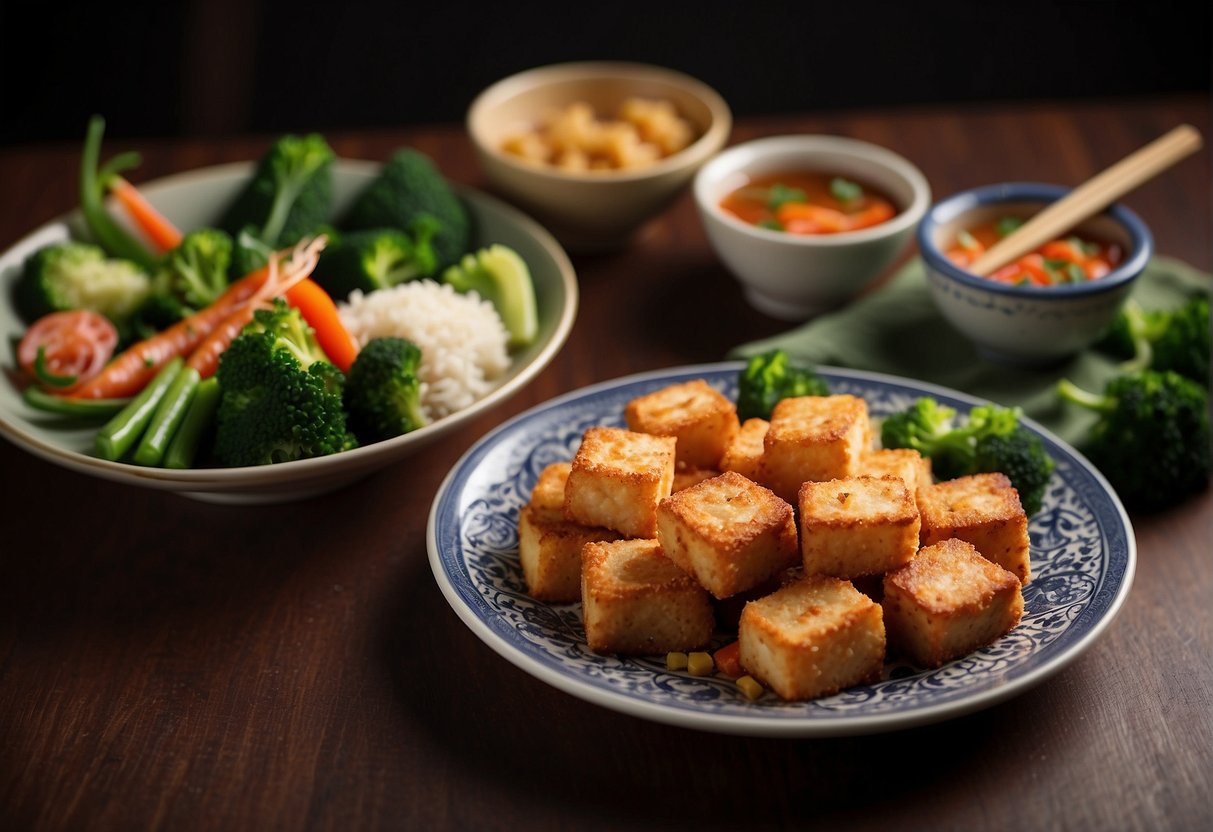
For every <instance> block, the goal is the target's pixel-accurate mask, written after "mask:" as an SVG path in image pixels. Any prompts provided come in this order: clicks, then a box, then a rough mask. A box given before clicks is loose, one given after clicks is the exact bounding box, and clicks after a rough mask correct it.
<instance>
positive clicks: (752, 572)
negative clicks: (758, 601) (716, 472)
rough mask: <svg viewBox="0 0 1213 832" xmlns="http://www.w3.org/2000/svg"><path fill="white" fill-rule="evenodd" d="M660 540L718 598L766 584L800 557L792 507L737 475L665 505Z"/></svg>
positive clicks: (702, 485)
mask: <svg viewBox="0 0 1213 832" xmlns="http://www.w3.org/2000/svg"><path fill="white" fill-rule="evenodd" d="M657 540H658V541H660V542H661V548H662V549H663V550H664V551H665V553H666V556H667V557H669V559H670V560H672V561H674V562H675V563H677V564H678V565H679V566H680V567H682V568H683V569H684V570H686V571H687V572H689V573H690V574H691V575H693V576H694V577H695V578H696V580H698V581H699V583H700V584H701V585H702V586H703V587H704V588H705V589H707V590H708V591H709V592H711V593H712V595H714V596H715V597H716V598H728V597H729V596H731V595H736V594H737V593H739V592H743V591H745V590H747V589H751V588H752V587H755V586H757V585H758V584H761V583H762V582H764V581H766V580H768V579H770V578H771V577H772V576H774V575H775V574H776V573H778V572H779V571H781V570H783V569H786V568H787V567H788V566H791V565H792V564H794V563H795V562H796V560H797V557H798V555H799V546H798V545H797V540H796V517H795V515H794V513H793V511H792V507H791V506H790V505H788V504H787V502H785V501H784V500H782V499H780V498H779V497H776V496H775V494H774V493H773V492H772V491H771V490H770V489H767V488H764V487H762V486H761V485H758V484H757V483H755V482H753V481H751V480H749V479H746V478H745V477H743V476H742V475H741V474H738V473H736V472H735V471H726V472H725V473H723V474H721V475H720V476H718V477H713V478H712V479H709V480H704V481H703V482H701V483H698V484H697V485H693V486H691V487H690V488H687V489H685V490H683V491H678V492H675V493H674V494H673V495H672V496H670V497H667V498H666V499H664V500H662V501H661V503H660V504H659V505H658V506H657Z"/></svg>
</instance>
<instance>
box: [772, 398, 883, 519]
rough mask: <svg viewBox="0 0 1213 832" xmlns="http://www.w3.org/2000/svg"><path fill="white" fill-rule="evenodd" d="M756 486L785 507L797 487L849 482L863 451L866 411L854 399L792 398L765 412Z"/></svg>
mask: <svg viewBox="0 0 1213 832" xmlns="http://www.w3.org/2000/svg"><path fill="white" fill-rule="evenodd" d="M770 421H771V425H770V427H769V428H768V429H767V433H766V436H765V437H764V438H763V453H762V462H761V464H760V465H759V471H760V476H759V482H761V483H762V484H763V485H765V486H767V487H768V488H770V489H771V490H772V491H774V492H775V493H776V494H778V495H779V496H780V497H782V498H783V499H785V500H787V501H788V502H789V503H793V504H794V503H795V502H796V499H797V496H798V495H799V493H800V486H801V483H805V482H810V481H817V482H821V481H824V480H832V479H837V478H839V477H849V476H852V475H854V474H855V472H856V470H857V469H858V466H859V459H860V457H861V456H862V455H863V454H864V453H865V452H866V451H867V450H868V443H869V441H870V431H871V423H870V421H869V417H868V405H867V403H866V402H865V401H864V400H863V399H861V398H859V397H858V396H852V395H849V394H838V395H833V396H795V397H792V398H788V399H783V400H781V401H780V402H778V403H777V404H776V405H775V408H774V410H772V411H771V420H770Z"/></svg>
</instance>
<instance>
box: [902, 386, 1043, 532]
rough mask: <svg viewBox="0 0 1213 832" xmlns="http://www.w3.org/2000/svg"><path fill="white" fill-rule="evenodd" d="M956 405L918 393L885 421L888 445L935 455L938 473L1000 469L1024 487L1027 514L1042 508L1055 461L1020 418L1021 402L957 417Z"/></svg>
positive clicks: (1022, 495)
mask: <svg viewBox="0 0 1213 832" xmlns="http://www.w3.org/2000/svg"><path fill="white" fill-rule="evenodd" d="M956 415H957V414H956V410H955V409H954V408H951V407H948V406H946V405H943V404H941V403H940V402H938V401H936V400H935V399H934V398H932V397H930V396H922V397H919V398H918V399H916V400H915V401H914V403H913V404H911V405H910V406H909V407H907V408H906V409H904V410H901V411H898V412H896V413H892V414H890V415H889V416H887V417H885V419H884V420H883V421H882V422H881V426H880V442H881V445H882V446H883V447H885V448H913V449H914V450H916V451H918V452H919V453H921V454H922V455H923V456H926V457H930V459H931V468H932V470H933V472H934V474H935V475H936V476H937V477H938V478H939V479H944V480H948V479H954V478H956V477H962V476H967V475H969V474H979V473H988V472H993V471H1001V472H1002V473H1003V474H1006V475H1007V478H1008V479H1010V480H1011V484H1012V485H1013V486H1015V489H1016V490H1017V491H1018V492H1019V500H1020V503H1021V504H1022V505H1023V509H1024V511H1025V512H1026V513H1027V514H1028V515H1032V514H1035V513H1036V512H1037V511H1039V510H1040V506H1041V503H1042V501H1043V499H1044V493H1045V489H1046V488H1047V487H1048V484H1049V480H1050V478H1051V476H1052V474H1053V469H1054V468H1055V467H1056V463H1055V462H1054V460H1053V458H1052V457H1051V456H1049V454H1048V451H1046V450H1045V447H1044V443H1043V442H1042V441H1041V439H1040V437H1039V436H1037V435H1036V434H1035V433H1033V432H1032V431H1030V430H1028V428H1027V427H1026V426H1024V425H1023V424H1022V423H1021V422H1020V421H1019V417H1020V410H1019V409H1018V408H1006V407H999V406H998V405H993V404H989V405H978V406H977V407H974V408H973V409H972V410H971V411H969V415H968V418H967V419H965V420H960V421H958V420H957V419H956Z"/></svg>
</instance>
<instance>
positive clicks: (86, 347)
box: [17, 309, 118, 393]
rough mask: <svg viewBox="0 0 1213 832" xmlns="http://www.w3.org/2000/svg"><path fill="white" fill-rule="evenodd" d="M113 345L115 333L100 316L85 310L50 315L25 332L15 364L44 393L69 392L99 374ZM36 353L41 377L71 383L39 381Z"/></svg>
mask: <svg viewBox="0 0 1213 832" xmlns="http://www.w3.org/2000/svg"><path fill="white" fill-rule="evenodd" d="M117 345H118V330H117V329H116V328H115V327H114V325H113V324H112V323H111V322H110V320H109V319H108V318H106V317H105V316H104V315H102V314H100V313H97V312H93V311H91V310H88V309H72V310H69V311H66V312H52V313H50V314H49V315H44V316H43V317H41V318H39V319H38V320H36V321H34V323H33V325H32V326H30V328H29V329H28V330H26V333H25V335H24V336H23V337H22V338H21V343H19V344H18V345H17V362H18V363H19V364H20V365H21V369H22V370H24V371H25V372H26V373H27V374H28V375H29V377H30V378H31V379H33V380H34V381H38V382H39V383H40V384H41V386H42V387H44V388H45V389H46V390H48V391H50V392H53V393H70V392H71V391H72V390H74V389H75V388H77V387H79V386H80V385H81V384H83V383H84V382H85V381H87V380H88V379H90V378H92V377H93V376H95V375H96V374H97V373H99V372H100V371H101V368H102V367H104V366H105V364H106V362H107V361H109V360H110V357H111V356H112V355H113V354H114V348H115V347H116V346H117ZM39 350H41V351H42V366H41V370H42V375H44V376H45V375H47V374H49V375H50V376H53V377H55V378H58V379H63V380H67V379H71V378H74V379H75V380H74V381H72V382H70V383H66V384H53V383H49V382H47V381H45V380H40V378H39V372H38V368H37V367H36V366H35V364H36V362H37V361H38V352H39Z"/></svg>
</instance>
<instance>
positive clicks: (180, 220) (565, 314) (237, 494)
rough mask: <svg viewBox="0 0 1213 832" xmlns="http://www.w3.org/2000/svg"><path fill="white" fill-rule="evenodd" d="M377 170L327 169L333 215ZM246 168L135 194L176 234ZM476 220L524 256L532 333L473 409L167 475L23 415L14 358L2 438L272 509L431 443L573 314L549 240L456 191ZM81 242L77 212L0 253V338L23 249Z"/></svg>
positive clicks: (517, 381)
mask: <svg viewBox="0 0 1213 832" xmlns="http://www.w3.org/2000/svg"><path fill="white" fill-rule="evenodd" d="M378 169H379V164H378V163H375V162H364V161H351V160H339V161H338V163H337V165H336V166H335V169H334V174H335V175H334V197H335V204H334V215H337V214H339V213H340V211H341V210H342V209H343V207H344V206H345V205H347V204H348V202H349V200H350V199H351V198H352V197H353V196H354V195H355V193H356V192H357V191H358V189H359V188H361V187H362V186H363V185H365V184H367V183H368V182H370V181H371V179H372V177H373V176H374V175H375V173H376V172H377V171H378ZM251 172H252V165H251V163H237V164H231V165H221V166H217V167H211V168H204V169H201V170H195V171H190V172H187V173H182V174H178V175H176V176H170V177H166V178H164V179H160V180H157V181H155V182H149V183H147V184H145V185H141V186H140V188H141V190H142V191H143V192H144V193H145V194H146V195H147V197H148V198H149V199H150V200H151V202H152V203H153V204H154V205H156V206H157V207H158V208H159V209H160V210H161V211H162V212H163V213H164V214H165V215H166V216H168V218H169V219H170V220H172V221H173V222H174V223H175V224H176V225H177V226H178V227H180V228H196V227H199V226H202V225H205V224H207V223H209V222H213V221H214V219H215V218H216V217H217V216H218V215H219V213H220V211H221V210H222V207H223V206H224V205H226V204H227V203H228V202H229V201H230V200H231V199H232V198H233V197H234V196H235V194H236V192H237V190H238V189H239V187H240V186H241V184H242V183H243V182H244V181H246V180H247V178H248V177H249V175H250V174H251ZM460 195H461V196H462V197H463V198H464V200H465V201H466V203H467V205H468V207H469V208H470V209H471V212H472V216H473V219H474V221H475V229H476V231H475V237H474V239H473V243H474V244H475V245H486V244H488V243H490V242H499V243H504V244H505V245H508V246H511V247H512V248H514V249H515V250H516V251H517V252H518V253H519V254H520V255H521V256H522V257H523V259H525V260H526V262H527V264H528V266H529V267H530V270H531V274H532V277H533V279H534V281H535V290H536V294H537V300H538V311H539V336H538V338H537V339H536V341H535V343H533V344H532V345H530V346H529V347H527V348H525V349H524V350H522V351H520V352H518V353H517V354H516V355H514V356H513V357H512V359H513V360H512V363H511V366H510V368H509V370H508V371H507V372H506V373H505V375H504V376H502V377H501V378H500V379H499V380H498V382H497V386H496V387H495V388H494V389H493V390H492V391H491V392H490V393H489V394H488V395H487V396H485V397H484V398H482V399H481V400H479V401H478V402H476V403H475V404H473V405H472V406H471V407H469V408H467V409H465V410H462V411H459V412H457V413H453V414H451V415H450V416H447V417H445V418H443V419H440V420H438V421H436V422H434V423H433V424H430V425H427V426H426V427H423V428H420V429H418V430H416V431H413V432H411V433H407V434H405V435H403V436H397V437H395V438H394V439H388V440H386V441H383V442H377V443H375V444H373V445H367V446H365V447H362V448H356V449H354V450H351V451H345V452H343V453H339V454H333V455H331V456H325V457H318V458H315V459H303V460H298V461H295V462H285V463H280V464H276V465H261V466H256V467H247V468H199V469H194V470H187V471H181V470H168V469H164V468H146V467H142V466H139V465H134V464H129V463H124V462H110V461H107V460H103V459H99V458H97V457H96V456H93V455H92V448H93V442H94V438H95V436H96V432H97V431H96V427H88V426H81V425H79V424H75V425H69V424H67V423H65V422H64V420H63V419H60V418H56V417H52V416H49V415H48V414H46V413H41V412H39V411H36V410H32V409H30V408H29V407H28V406H27V405H26V404H25V402H24V401H23V400H22V398H21V394H20V392H19V391H18V390H17V388H16V387H14V386H13V385H12V384H11V383H10V379H9V376H11V375H12V374H13V366H12V363H11V362H12V361H13V358H12V355H11V354H10V355H9V356H8V357H7V358H5V359H3V360H2V361H3V364H4V365H5V366H4V367H3V369H4V371H5V372H4V375H5V377H4V378H0V435H3V436H4V437H5V438H6V439H8V440H9V441H11V442H13V443H15V444H16V445H18V446H19V447H22V448H24V449H25V450H27V451H29V452H30V453H33V454H35V455H37V456H40V457H42V458H43V459H47V460H49V461H51V462H53V463H56V464H58V465H62V466H64V467H66V468H69V469H72V470H74V471H78V472H80V473H83V474H87V475H90V476H95V477H99V478H101V479H105V480H111V481H115V482H121V483H126V484H129V485H141V486H145V487H148V488H157V489H162V490H167V491H176V492H179V493H183V494H186V495H188V496H191V497H195V498H198V499H203V500H208V501H212V502H225V503H272V502H285V501H288V500H296V499H302V498H304V497H310V496H312V495H316V494H321V493H324V492H327V491H332V490H334V489H336V488H339V487H341V486H344V485H347V484H349V483H351V482H353V481H355V480H357V479H359V478H361V477H364V476H367V475H368V474H370V473H372V472H373V471H375V470H377V469H379V468H382V467H384V466H386V465H390V464H392V463H394V462H398V461H400V460H402V459H404V458H405V457H407V456H409V455H410V454H412V453H413V452H415V451H416V450H418V449H420V448H422V447H424V446H425V445H427V444H429V443H430V442H432V441H434V440H436V439H439V438H440V437H443V436H446V435H448V434H449V433H451V432H452V431H454V430H456V429H458V428H459V427H460V426H462V425H464V424H466V423H467V422H468V421H469V420H471V419H474V418H476V417H477V416H480V415H482V414H484V412H485V411H486V410H488V409H489V408H491V407H493V406H494V405H496V404H498V403H500V402H502V401H504V400H505V399H506V398H507V397H509V396H511V395H513V394H514V393H517V392H518V391H519V390H520V389H522V387H523V386H525V385H526V384H527V383H528V382H530V381H531V379H533V378H534V377H535V376H536V375H537V374H538V373H539V372H540V370H542V369H543V368H544V367H545V366H547V364H548V363H549V362H550V361H551V360H552V358H553V357H554V356H555V355H556V353H557V352H558V351H559V350H560V348H561V346H562V345H563V344H564V342H565V339H566V338H567V337H568V334H569V331H570V329H572V326H573V320H574V318H575V317H576V312H577V300H578V292H577V280H576V275H575V273H574V271H573V267H572V264H571V263H570V262H569V259H568V257H567V256H566V255H565V253H564V250H563V249H562V248H561V247H560V246H559V244H557V242H556V241H555V240H554V239H552V236H551V235H550V234H549V233H548V232H547V231H545V230H544V229H543V228H541V227H540V226H539V225H538V224H536V223H535V222H534V221H533V220H531V219H529V218H528V217H526V216H524V215H523V214H521V213H520V212H519V211H517V210H516V209H514V208H512V207H510V206H508V205H506V204H504V203H502V202H500V201H499V200H497V199H494V198H492V197H489V196H486V195H484V194H481V193H478V192H475V191H471V190H466V189H460ZM69 236H71V237H87V235H86V234H85V233H84V231H83V224H82V222H81V218H80V215H79V213H78V212H76V213H73V214H70V215H68V216H65V217H62V218H60V219H59V220H56V221H54V222H51V223H48V224H47V225H45V226H43V227H41V228H39V229H37V230H36V231H34V232H32V233H31V234H29V235H27V236H26V237H24V238H23V239H22V240H20V241H19V242H18V243H16V244H15V245H14V246H13V247H12V248H10V249H9V250H8V251H6V252H5V253H4V254H3V255H0V286H3V287H4V298H3V300H0V333H2V334H3V336H4V339H5V340H6V341H7V340H9V339H10V338H15V337H17V336H19V335H20V333H21V332H22V331H23V330H24V323H23V322H22V321H21V318H20V316H19V315H18V314H17V312H16V310H15V309H14V308H13V304H12V297H11V296H12V292H11V291H10V290H11V287H12V285H13V282H14V281H15V280H16V278H17V275H18V274H19V271H20V268H21V264H22V262H23V261H24V259H25V258H26V256H28V255H29V254H30V253H32V252H33V251H35V250H36V249H38V248H40V247H42V246H44V245H46V244H48V243H51V242H53V241H56V240H62V239H65V238H67V237H69Z"/></svg>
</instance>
